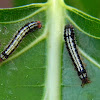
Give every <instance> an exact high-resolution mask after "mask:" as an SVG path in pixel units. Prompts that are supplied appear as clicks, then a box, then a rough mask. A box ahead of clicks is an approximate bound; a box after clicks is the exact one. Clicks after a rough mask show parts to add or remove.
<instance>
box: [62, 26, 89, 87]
mask: <svg viewBox="0 0 100 100" xmlns="http://www.w3.org/2000/svg"><path fill="white" fill-rule="evenodd" d="M64 40H65V44H66V48H67V50H68V52H69V55H70V57H71V59H72V62H73V64H74V66H75V69H76V71H77V74H78V76H79V78H80V79H81V81H82V85H81V86H84V85H85V84H87V83H90V81H89V79H88V76H87V72H86V70H85V68H84V66H83V63H82V61H81V59H80V56H79V53H78V50H77V46H76V43H75V33H74V28H73V26H72V25H66V26H65V29H64Z"/></svg>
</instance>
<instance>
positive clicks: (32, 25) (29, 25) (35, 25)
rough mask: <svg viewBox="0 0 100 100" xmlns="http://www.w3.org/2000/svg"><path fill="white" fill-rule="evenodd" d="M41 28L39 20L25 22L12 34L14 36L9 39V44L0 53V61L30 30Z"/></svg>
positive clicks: (7, 55) (6, 56)
mask: <svg viewBox="0 0 100 100" xmlns="http://www.w3.org/2000/svg"><path fill="white" fill-rule="evenodd" d="M39 28H41V23H40V21H33V22H30V23H27V24H25V25H24V27H22V28H21V29H20V30H19V31H18V32H17V33H16V35H15V36H14V38H13V39H12V40H11V42H10V43H9V45H8V46H7V47H6V49H5V50H4V51H3V52H2V53H1V54H0V62H2V61H3V60H6V59H7V58H8V57H9V55H10V54H11V53H12V52H13V51H14V50H15V49H16V47H17V46H18V44H19V43H20V42H21V41H22V39H23V38H24V37H25V36H26V35H27V34H28V33H29V32H32V31H35V30H36V29H39Z"/></svg>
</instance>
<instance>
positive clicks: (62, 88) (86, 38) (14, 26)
mask: <svg viewBox="0 0 100 100" xmlns="http://www.w3.org/2000/svg"><path fill="white" fill-rule="evenodd" d="M23 1H24V0H23ZM40 2H42V1H41V0H40V1H39V3H32V4H29V3H30V1H29V2H25V4H29V5H25V6H21V7H15V8H9V9H0V19H1V20H0V44H1V45H0V52H2V51H3V50H4V48H5V47H6V46H7V44H8V43H9V40H11V39H12V38H13V35H15V34H16V31H18V30H19V29H20V28H21V27H23V26H24V25H25V24H26V23H28V22H31V21H40V22H41V23H42V28H41V29H39V30H37V31H35V32H31V33H29V34H28V35H27V36H26V37H25V38H24V39H23V40H22V42H21V43H20V44H19V46H18V47H17V49H16V50H15V51H14V53H13V54H12V55H10V57H9V58H8V59H7V60H6V61H4V62H3V63H1V65H0V66H1V67H0V90H1V92H0V100H5V99H7V100H42V99H43V100H80V99H81V100H92V99H94V100H96V99H98V98H100V96H99V90H100V86H99V83H100V81H99V76H100V71H99V68H100V65H99V61H100V56H99V55H100V52H99V51H100V46H99V43H100V20H99V19H98V18H95V17H93V16H90V15H88V14H86V13H84V12H83V11H80V10H78V9H76V8H74V7H71V6H69V5H66V4H65V3H66V1H65V3H64V2H63V0H49V1H48V2H45V1H43V2H44V3H40ZM22 4H23V5H24V3H22ZM22 4H21V5H22ZM18 6H20V5H18ZM69 23H70V24H72V25H73V26H74V28H75V35H76V41H77V45H78V51H79V53H80V55H81V58H82V61H83V62H84V63H85V65H86V70H87V73H88V76H89V78H90V80H91V83H90V84H87V85H85V86H84V88H82V87H81V80H80V79H79V77H78V75H77V72H76V71H75V70H74V65H73V63H72V61H71V59H70V56H69V54H68V51H67V50H66V46H65V43H64V39H63V32H64V26H65V24H69Z"/></svg>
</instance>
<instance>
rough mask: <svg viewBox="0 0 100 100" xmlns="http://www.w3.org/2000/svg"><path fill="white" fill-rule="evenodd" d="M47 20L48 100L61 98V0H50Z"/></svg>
mask: <svg viewBox="0 0 100 100" xmlns="http://www.w3.org/2000/svg"><path fill="white" fill-rule="evenodd" d="M48 3H49V7H48V10H47V16H48V18H47V21H48V27H49V36H48V57H47V60H48V62H47V79H46V82H47V84H46V94H47V99H46V100H60V99H61V58H62V39H63V29H64V13H63V8H62V3H63V2H62V1H61V0H49V2H48Z"/></svg>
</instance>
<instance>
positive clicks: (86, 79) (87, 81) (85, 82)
mask: <svg viewBox="0 0 100 100" xmlns="http://www.w3.org/2000/svg"><path fill="white" fill-rule="evenodd" d="M88 83H91V81H90V80H89V79H88V78H85V79H83V80H82V84H81V86H82V87H84V85H85V84H88Z"/></svg>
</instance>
